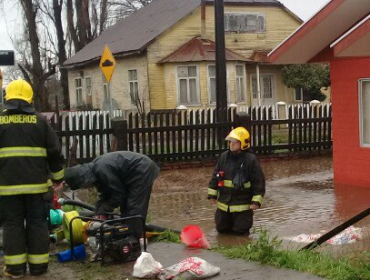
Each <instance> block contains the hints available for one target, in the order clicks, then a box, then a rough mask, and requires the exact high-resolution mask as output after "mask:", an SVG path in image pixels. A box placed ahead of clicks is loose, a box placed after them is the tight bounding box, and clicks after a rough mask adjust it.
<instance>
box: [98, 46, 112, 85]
mask: <svg viewBox="0 0 370 280" xmlns="http://www.w3.org/2000/svg"><path fill="white" fill-rule="evenodd" d="M99 66H100V69H101V70H102V72H103V74H104V76H105V78H106V79H107V82H108V83H109V82H110V80H111V78H112V75H113V71H114V67H115V66H116V60H115V59H114V57H113V55H112V53H111V51H110V49H109V48H108V46H107V45H105V47H104V51H103V54H102V56H101V59H100V64H99Z"/></svg>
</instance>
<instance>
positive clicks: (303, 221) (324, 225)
mask: <svg viewBox="0 0 370 280" xmlns="http://www.w3.org/2000/svg"><path fill="white" fill-rule="evenodd" d="M261 165H262V168H263V170H264V172H265V176H266V195H265V198H264V201H263V207H262V208H261V209H259V210H257V211H255V216H254V228H258V227H262V228H264V229H267V230H268V231H269V232H270V233H271V235H272V236H277V237H278V238H279V239H284V240H285V239H288V238H289V237H293V236H297V235H300V234H303V233H304V234H317V233H320V232H321V233H323V232H324V231H325V232H327V231H329V230H331V229H333V228H334V227H336V226H338V225H339V224H341V223H343V222H344V221H346V220H348V219H349V218H351V217H352V216H354V215H356V214H358V213H359V212H361V211H363V210H365V209H367V208H369V207H370V188H368V189H367V188H354V187H350V186H336V187H335V188H334V184H333V169H332V158H331V157H330V156H316V157H310V158H305V159H302V158H299V159H291V160H275V161H268V160H266V161H262V162H261ZM171 172H172V174H171ZM211 173H212V168H211V167H209V168H200V169H198V170H189V169H186V170H177V171H162V173H161V176H164V177H165V176H167V175H168V176H170V175H172V176H174V177H177V178H178V180H177V181H175V182H174V183H173V184H174V186H173V189H175V190H176V191H171V190H172V189H171V187H170V186H168V187H167V188H166V189H165V190H164V191H159V192H153V194H152V197H151V203H150V208H149V213H150V217H151V222H152V223H153V224H156V225H160V226H164V227H168V228H172V229H178V230H181V229H182V228H183V227H185V226H186V225H189V224H197V225H199V226H200V227H201V228H202V229H203V231H204V233H205V236H206V238H207V239H208V241H209V242H210V243H211V244H212V245H237V244H241V243H245V242H248V240H250V239H248V238H246V237H237V236H230V235H223V234H218V233H217V232H216V230H215V229H214V212H215V210H216V208H215V207H214V206H211V205H210V204H209V202H208V200H207V198H206V197H207V186H208V181H209V179H210V176H211ZM167 184H168V182H167ZM190 185H191V186H190ZM194 185H195V186H194ZM181 186H183V187H182V188H181ZM181 190H183V191H181ZM184 190H187V191H184ZM358 225H360V226H362V227H369V228H370V218H369V217H368V218H365V219H364V220H363V221H362V222H361V223H359V224H356V225H355V226H358ZM254 236H255V235H252V236H251V238H254ZM304 245H305V244H303V243H295V246H296V247H297V248H300V247H303V246H304ZM365 247H368V248H365ZM360 249H361V250H365V249H370V246H367V245H364V244H362V245H361V248H360Z"/></svg>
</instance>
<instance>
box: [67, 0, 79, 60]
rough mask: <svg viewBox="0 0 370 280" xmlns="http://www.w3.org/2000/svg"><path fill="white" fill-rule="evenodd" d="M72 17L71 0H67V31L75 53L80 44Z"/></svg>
mask: <svg viewBox="0 0 370 280" xmlns="http://www.w3.org/2000/svg"><path fill="white" fill-rule="evenodd" d="M73 17H74V9H73V0H67V23H68V31H69V34H70V35H71V39H72V41H73V46H74V48H75V53H76V52H78V51H79V50H80V49H81V45H80V41H79V40H78V35H77V29H76V28H75V24H74V22H73Z"/></svg>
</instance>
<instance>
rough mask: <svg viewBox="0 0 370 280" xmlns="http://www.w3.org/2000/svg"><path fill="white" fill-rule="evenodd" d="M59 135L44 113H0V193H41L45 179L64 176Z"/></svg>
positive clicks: (61, 178)
mask: <svg viewBox="0 0 370 280" xmlns="http://www.w3.org/2000/svg"><path fill="white" fill-rule="evenodd" d="M63 166H64V158H63V155H62V153H61V147H60V144H59V140H58V137H57V135H56V133H55V132H54V130H53V128H52V127H51V126H50V124H49V123H48V121H47V120H46V118H45V117H44V116H42V115H41V114H39V113H31V114H26V113H23V112H19V111H12V110H8V111H4V112H2V113H1V114H0V174H1V176H0V196H5V195H17V194H34V193H44V192H47V190H48V183H47V181H48V179H52V180H53V181H61V180H63V179H64V168H63Z"/></svg>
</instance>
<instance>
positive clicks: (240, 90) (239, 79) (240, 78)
mask: <svg viewBox="0 0 370 280" xmlns="http://www.w3.org/2000/svg"><path fill="white" fill-rule="evenodd" d="M235 72H236V78H235V79H236V102H245V101H246V96H245V74H244V65H236V67H235Z"/></svg>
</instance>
